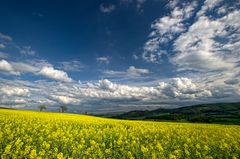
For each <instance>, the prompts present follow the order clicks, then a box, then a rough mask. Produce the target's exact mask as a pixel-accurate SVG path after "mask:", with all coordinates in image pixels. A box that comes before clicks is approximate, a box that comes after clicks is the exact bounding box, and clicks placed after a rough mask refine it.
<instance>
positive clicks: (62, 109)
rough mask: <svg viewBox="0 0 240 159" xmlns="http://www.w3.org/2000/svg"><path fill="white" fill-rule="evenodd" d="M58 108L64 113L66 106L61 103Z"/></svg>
mask: <svg viewBox="0 0 240 159" xmlns="http://www.w3.org/2000/svg"><path fill="white" fill-rule="evenodd" d="M59 110H60V112H62V113H64V112H66V111H67V107H66V106H64V105H62V106H60V107H59Z"/></svg>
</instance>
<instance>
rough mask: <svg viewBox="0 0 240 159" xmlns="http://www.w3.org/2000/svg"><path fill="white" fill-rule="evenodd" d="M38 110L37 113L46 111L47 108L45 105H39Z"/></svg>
mask: <svg viewBox="0 0 240 159" xmlns="http://www.w3.org/2000/svg"><path fill="white" fill-rule="evenodd" d="M38 108H39V111H40V112H41V111H43V110H46V109H47V106H46V105H39V106H38Z"/></svg>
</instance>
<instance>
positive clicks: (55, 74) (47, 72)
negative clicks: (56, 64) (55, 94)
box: [38, 66, 72, 82]
mask: <svg viewBox="0 0 240 159" xmlns="http://www.w3.org/2000/svg"><path fill="white" fill-rule="evenodd" d="M38 74H40V75H43V76H46V77H48V78H51V79H55V80H59V81H64V82H71V81H72V79H71V78H70V77H68V75H67V73H66V72H64V71H61V70H56V69H54V68H53V67H49V66H44V67H43V68H42V69H41V70H40V71H39V72H38Z"/></svg>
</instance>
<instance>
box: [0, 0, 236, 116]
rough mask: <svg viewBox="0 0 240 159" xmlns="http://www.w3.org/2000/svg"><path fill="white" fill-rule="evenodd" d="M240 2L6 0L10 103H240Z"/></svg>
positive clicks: (99, 107) (1, 40)
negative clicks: (239, 22)
mask: <svg viewBox="0 0 240 159" xmlns="http://www.w3.org/2000/svg"><path fill="white" fill-rule="evenodd" d="M239 9H240V1H233V0H230V1H227V0H211V1H210V0H201V1H177V0H170V1H167V0H115V1H75V0H73V1H63V0H62V1H21V2H20V1H13V0H8V1H2V2H1V6H0V18H1V25H0V82H1V83H0V85H1V89H0V99H1V102H0V105H1V106H7V107H9V106H11V107H18V108H25V109H34V108H36V107H37V106H38V105H39V104H46V105H48V106H49V107H50V108H54V107H56V106H58V105H62V104H64V105H68V106H69V110H70V111H89V112H106V111H108V112H110V111H126V110H134V109H155V108H157V107H179V106H185V105H191V104H198V103H206V102H236V101H239V96H240V80H239V76H240V70H239V66H240V64H239V62H240V54H239V52H240V25H239V24H238V21H239V17H240V10H239Z"/></svg>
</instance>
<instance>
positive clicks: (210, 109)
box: [111, 103, 240, 125]
mask: <svg viewBox="0 0 240 159" xmlns="http://www.w3.org/2000/svg"><path fill="white" fill-rule="evenodd" d="M111 117H112V118H118V119H140V120H156V121H183V122H204V123H223V124H239V125H240V103H214V104H200V105H194V106H187V107H181V108H175V109H162V108H160V109H156V110H151V111H149V110H146V111H130V112H127V113H123V114H120V115H115V116H111Z"/></svg>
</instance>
